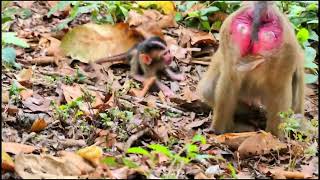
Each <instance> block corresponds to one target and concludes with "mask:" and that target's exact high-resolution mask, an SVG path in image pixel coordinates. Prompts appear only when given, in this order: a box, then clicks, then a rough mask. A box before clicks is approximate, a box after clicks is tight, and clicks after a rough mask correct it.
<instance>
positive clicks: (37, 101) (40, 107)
mask: <svg viewBox="0 0 320 180" xmlns="http://www.w3.org/2000/svg"><path fill="white" fill-rule="evenodd" d="M51 100H52V97H45V98H44V97H42V96H40V95H39V94H33V96H32V97H28V98H27V99H26V100H24V101H22V104H23V105H24V106H25V107H27V108H28V109H30V110H31V111H32V112H45V113H46V112H48V110H49V107H50V102H51Z"/></svg>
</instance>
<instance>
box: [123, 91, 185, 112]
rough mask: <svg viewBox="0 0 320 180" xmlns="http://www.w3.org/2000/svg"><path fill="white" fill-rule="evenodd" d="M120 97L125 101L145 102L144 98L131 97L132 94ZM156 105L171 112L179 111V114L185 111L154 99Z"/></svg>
mask: <svg viewBox="0 0 320 180" xmlns="http://www.w3.org/2000/svg"><path fill="white" fill-rule="evenodd" d="M120 98H122V99H125V100H127V101H131V102H132V101H139V102H144V103H147V102H146V101H145V100H143V99H142V98H137V97H133V96H128V95H123V96H121V97H120ZM155 104H156V106H157V107H159V108H163V109H166V110H169V111H171V112H174V113H179V114H183V115H186V113H185V112H184V111H182V110H179V109H177V108H174V107H171V106H168V105H165V104H162V103H159V102H157V101H156V103H155Z"/></svg>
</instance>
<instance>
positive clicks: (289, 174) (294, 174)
mask: <svg viewBox="0 0 320 180" xmlns="http://www.w3.org/2000/svg"><path fill="white" fill-rule="evenodd" d="M269 172H270V173H271V174H272V177H273V178H274V179H305V175H304V174H303V173H302V172H298V171H285V170H283V169H282V168H276V169H270V170H269Z"/></svg>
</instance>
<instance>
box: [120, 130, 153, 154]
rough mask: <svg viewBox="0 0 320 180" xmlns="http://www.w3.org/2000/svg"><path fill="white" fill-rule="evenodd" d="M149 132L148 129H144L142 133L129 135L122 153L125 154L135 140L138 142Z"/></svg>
mask: <svg viewBox="0 0 320 180" xmlns="http://www.w3.org/2000/svg"><path fill="white" fill-rule="evenodd" d="M150 130H151V129H150V128H146V129H143V130H142V131H139V132H137V133H136V134H133V135H131V136H130V137H129V139H128V140H127V142H126V144H125V145H124V151H125V152H126V151H127V150H128V149H129V148H130V147H131V145H132V144H133V143H134V142H135V141H136V140H138V139H139V138H140V137H142V136H143V135H144V134H146V133H148V132H149V131H150Z"/></svg>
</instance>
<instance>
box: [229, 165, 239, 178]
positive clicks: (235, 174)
mask: <svg viewBox="0 0 320 180" xmlns="http://www.w3.org/2000/svg"><path fill="white" fill-rule="evenodd" d="M228 169H229V170H230V172H231V177H232V178H233V179H237V173H236V172H237V171H236V169H235V168H234V167H233V165H232V164H231V163H228Z"/></svg>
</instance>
